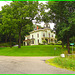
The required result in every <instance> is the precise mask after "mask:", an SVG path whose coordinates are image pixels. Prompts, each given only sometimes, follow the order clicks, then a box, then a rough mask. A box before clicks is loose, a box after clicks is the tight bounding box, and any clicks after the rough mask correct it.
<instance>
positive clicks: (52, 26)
mask: <svg viewBox="0 0 75 75" xmlns="http://www.w3.org/2000/svg"><path fill="white" fill-rule="evenodd" d="M11 2H12V1H0V11H1V7H2V6H4V5H6V4H10V3H11ZM41 2H42V3H43V4H46V2H47V1H39V3H41ZM49 24H50V28H51V29H53V28H54V23H49ZM38 25H41V26H42V27H43V26H44V22H41V23H40V24H39V23H38Z"/></svg>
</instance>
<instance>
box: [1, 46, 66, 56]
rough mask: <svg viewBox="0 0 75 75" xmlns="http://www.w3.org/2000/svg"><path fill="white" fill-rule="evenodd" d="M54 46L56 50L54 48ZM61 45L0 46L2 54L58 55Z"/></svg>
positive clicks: (60, 51)
mask: <svg viewBox="0 0 75 75" xmlns="http://www.w3.org/2000/svg"><path fill="white" fill-rule="evenodd" d="M55 47H56V50H54V48H55ZM65 50H66V48H64V49H62V47H61V45H35V46H22V47H21V48H18V47H12V48H10V47H3V48H1V47H0V55H2V56H59V55H60V54H61V53H62V51H65Z"/></svg>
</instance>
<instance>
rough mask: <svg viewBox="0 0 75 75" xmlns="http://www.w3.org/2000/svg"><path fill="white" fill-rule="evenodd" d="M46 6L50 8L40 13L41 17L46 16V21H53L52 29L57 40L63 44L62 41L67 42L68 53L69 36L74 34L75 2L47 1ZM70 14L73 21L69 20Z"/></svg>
mask: <svg viewBox="0 0 75 75" xmlns="http://www.w3.org/2000/svg"><path fill="white" fill-rule="evenodd" d="M46 8H47V9H50V10H49V11H48V12H44V13H45V14H44V13H42V17H46V18H47V22H53V23H55V28H54V30H55V31H56V35H57V38H58V40H61V41H62V43H63V45H64V43H67V46H68V53H70V46H69V38H71V37H72V36H73V35H74V34H75V32H74V27H75V26H74V17H75V15H74V14H75V11H74V10H75V2H68V1H63V2H62V1H59V2H55V1H52V2H51V1H49V2H48V3H47V5H46ZM72 16H73V21H72V20H71V18H72ZM42 20H43V19H42ZM43 21H44V20H43ZM45 21H46V20H45ZM72 28H73V30H72ZM73 32H74V33H73Z"/></svg>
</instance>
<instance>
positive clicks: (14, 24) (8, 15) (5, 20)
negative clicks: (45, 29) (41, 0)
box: [0, 1, 38, 48]
mask: <svg viewBox="0 0 75 75" xmlns="http://www.w3.org/2000/svg"><path fill="white" fill-rule="evenodd" d="M37 10H38V1H37V2H36V1H15V2H11V3H10V5H5V6H3V7H2V11H1V12H0V27H1V28H0V29H1V30H0V35H2V37H5V38H4V39H2V37H1V40H6V41H10V45H11V46H12V42H14V41H15V42H17V43H19V48H20V47H21V41H23V40H22V39H21V38H24V36H25V35H26V34H29V31H31V30H33V28H32V26H33V23H32V20H34V17H35V16H36V15H37V13H38V12H37ZM21 35H22V36H21ZM13 39H14V41H13ZM2 42H3V41H2Z"/></svg>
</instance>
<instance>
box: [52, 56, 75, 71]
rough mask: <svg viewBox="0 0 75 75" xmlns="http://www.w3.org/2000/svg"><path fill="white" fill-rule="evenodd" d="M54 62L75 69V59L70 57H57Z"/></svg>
mask: <svg viewBox="0 0 75 75" xmlns="http://www.w3.org/2000/svg"><path fill="white" fill-rule="evenodd" d="M53 63H55V64H58V65H59V66H62V67H63V68H67V69H71V70H73V71H74V70H75V60H73V59H70V58H61V57H57V58H54V60H53Z"/></svg>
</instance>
